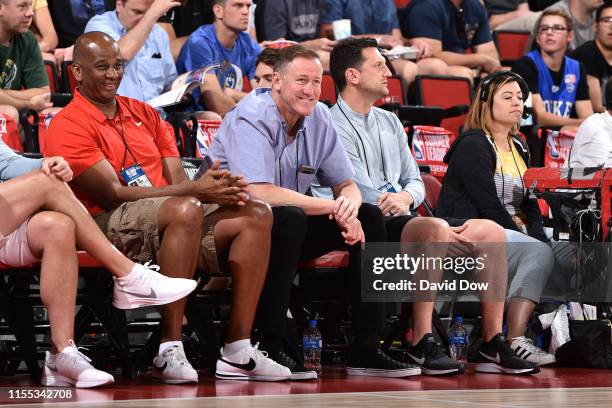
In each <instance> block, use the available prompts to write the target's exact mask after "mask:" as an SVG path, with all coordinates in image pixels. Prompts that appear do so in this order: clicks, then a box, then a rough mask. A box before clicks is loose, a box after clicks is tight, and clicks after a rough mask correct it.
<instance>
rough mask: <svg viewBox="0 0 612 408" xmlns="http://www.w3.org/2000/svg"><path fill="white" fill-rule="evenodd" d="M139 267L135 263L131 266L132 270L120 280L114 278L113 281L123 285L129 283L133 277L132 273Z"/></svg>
mask: <svg viewBox="0 0 612 408" xmlns="http://www.w3.org/2000/svg"><path fill="white" fill-rule="evenodd" d="M139 266H140V264H137V263H135V264H134V266H132V270H131V271H130V273H129V274H127V275H125V276H124V277H122V278H115V280H116V281H119V282H124V283H127V282H129V281H130V279H131V278H132V277H133V276H134V272H136V268H137V267H139Z"/></svg>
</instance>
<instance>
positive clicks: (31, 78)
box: [0, 0, 52, 120]
mask: <svg viewBox="0 0 612 408" xmlns="http://www.w3.org/2000/svg"><path fill="white" fill-rule="evenodd" d="M30 6H31V4H30V3H28V2H27V0H4V1H0V13H1V16H2V18H1V19H0V44H2V45H3V46H4V47H3V50H2V51H3V52H2V55H1V56H0V64H1V66H2V73H1V74H0V88H1V90H0V112H1V113H5V114H7V115H9V116H10V117H12V118H13V119H15V120H18V117H19V115H18V113H17V111H18V110H22V109H31V110H35V111H43V110H45V109H48V108H51V106H52V104H51V102H50V94H49V79H48V78H47V73H46V72H45V65H44V62H43V60H42V56H41V53H40V48H39V47H38V43H37V41H36V37H34V34H32V32H31V31H30V30H29V27H30V24H31V23H32V17H33V16H34V13H33V11H32V8H31V7H30Z"/></svg>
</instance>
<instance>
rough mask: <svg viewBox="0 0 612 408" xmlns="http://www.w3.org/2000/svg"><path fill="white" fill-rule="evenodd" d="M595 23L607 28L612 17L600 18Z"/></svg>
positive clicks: (611, 21)
mask: <svg viewBox="0 0 612 408" xmlns="http://www.w3.org/2000/svg"><path fill="white" fill-rule="evenodd" d="M597 22H598V23H600V24H603V25H607V26H609V25H612V17H601V18H600V19H599V20H597Z"/></svg>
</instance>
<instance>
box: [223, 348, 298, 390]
mask: <svg viewBox="0 0 612 408" xmlns="http://www.w3.org/2000/svg"><path fill="white" fill-rule="evenodd" d="M258 347H259V343H257V344H256V345H255V346H247V347H244V348H242V349H240V350H238V351H237V352H235V353H234V354H230V355H225V354H224V353H223V348H221V357H219V359H217V370H216V373H215V377H217V378H221V379H224V380H246V381H248V380H254V381H283V380H288V379H289V378H291V370H289V369H288V368H287V367H285V366H282V365H280V364H278V363H277V362H276V361H274V360H272V359H270V358H268V353H266V352H265V351H260V350H258Z"/></svg>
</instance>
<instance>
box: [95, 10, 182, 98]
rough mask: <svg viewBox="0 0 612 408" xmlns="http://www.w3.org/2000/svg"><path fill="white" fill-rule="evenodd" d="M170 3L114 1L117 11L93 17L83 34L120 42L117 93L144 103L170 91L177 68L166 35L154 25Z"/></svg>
mask: <svg viewBox="0 0 612 408" xmlns="http://www.w3.org/2000/svg"><path fill="white" fill-rule="evenodd" d="M179 5H180V3H179V2H176V1H173V0H155V1H152V0H117V9H116V10H113V11H107V12H106V13H104V14H101V15H98V16H95V17H93V18H92V19H91V20H89V22H88V23H87V26H86V27H85V32H86V33H87V32H90V31H102V32H103V33H106V34H108V35H109V36H111V37H112V38H113V39H114V40H115V41H117V42H118V43H119V48H120V50H121V58H122V59H123V60H124V61H125V66H124V73H123V81H121V85H120V86H119V89H118V90H117V94H119V95H123V96H129V97H130V98H135V99H138V100H140V101H147V100H149V99H151V98H153V97H155V96H158V95H160V94H161V93H163V92H164V91H165V90H167V89H168V88H170V85H172V81H174V80H175V79H176V76H177V74H176V67H175V65H174V60H173V59H172V53H171V51H170V43H169V40H168V34H166V32H165V31H164V30H163V29H162V28H161V27H160V26H158V25H156V24H155V23H156V22H157V20H158V19H159V18H160V17H161V16H163V15H164V14H165V13H166V12H167V11H168V10H170V9H171V8H172V7H175V6H179Z"/></svg>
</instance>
